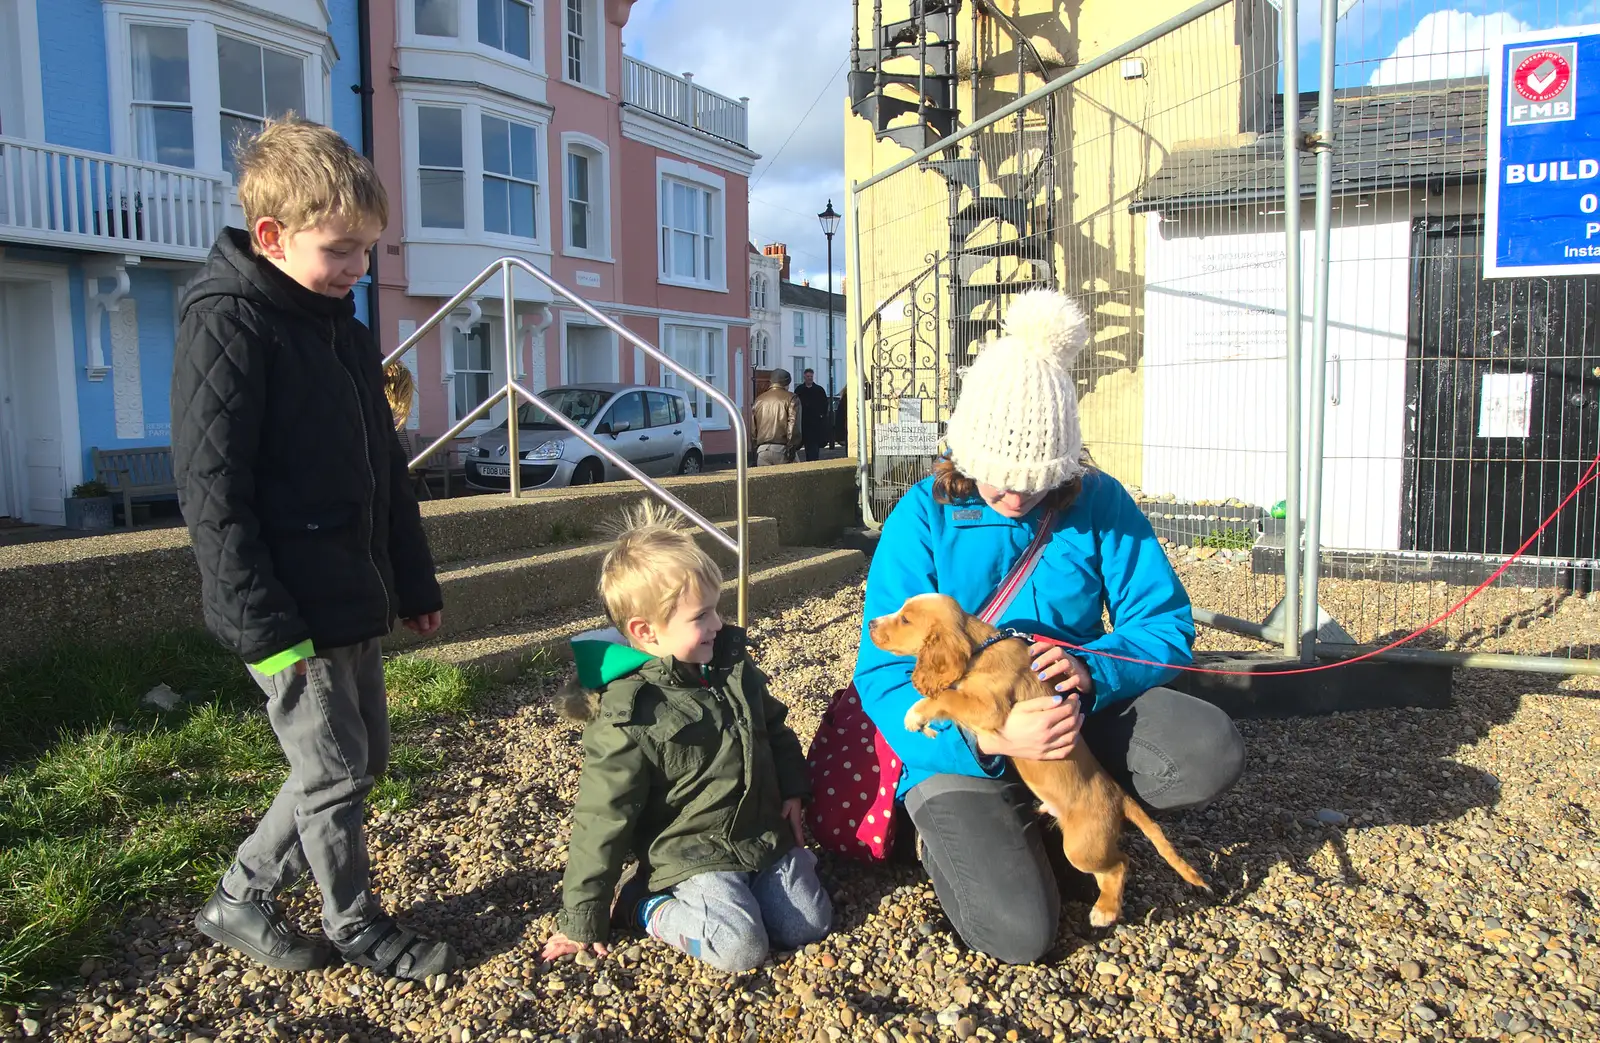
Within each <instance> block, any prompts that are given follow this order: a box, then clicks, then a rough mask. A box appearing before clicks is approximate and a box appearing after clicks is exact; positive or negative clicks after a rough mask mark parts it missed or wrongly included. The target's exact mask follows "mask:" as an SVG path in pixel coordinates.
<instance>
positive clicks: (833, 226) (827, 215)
mask: <svg viewBox="0 0 1600 1043" xmlns="http://www.w3.org/2000/svg"><path fill="white" fill-rule="evenodd" d="M817 220H818V221H820V222H821V223H822V234H823V235H825V236H827V237H828V406H829V410H830V412H831V411H832V407H833V233H835V232H837V231H838V230H839V215H838V214H837V213H836V212H835V211H834V209H833V200H831V199H830V200H828V209H826V210H824V211H823V212H822V213H820V214H818V215H817Z"/></svg>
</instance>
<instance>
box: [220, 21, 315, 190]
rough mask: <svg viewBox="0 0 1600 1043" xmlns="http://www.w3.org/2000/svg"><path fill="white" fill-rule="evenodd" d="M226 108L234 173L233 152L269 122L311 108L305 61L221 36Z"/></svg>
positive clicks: (225, 159) (226, 141) (226, 160)
mask: <svg viewBox="0 0 1600 1043" xmlns="http://www.w3.org/2000/svg"><path fill="white" fill-rule="evenodd" d="M217 74H218V81H219V82H218V86H219V87H220V89H221V96H222V109H221V112H220V114H219V118H220V124H221V126H220V130H221V138H222V169H224V170H226V171H228V173H230V174H232V173H235V170H234V162H233V152H234V149H235V148H236V147H238V145H239V143H240V142H242V141H247V140H249V139H250V138H251V137H254V136H255V135H256V134H259V133H260V132H261V128H262V126H263V124H264V122H265V121H266V120H268V119H274V118H277V117H281V116H283V115H284V114H286V113H290V112H294V113H302V114H303V113H304V112H305V110H306V70H305V61H304V59H302V58H300V57H299V56H297V55H293V54H290V53H288V52H286V51H279V50H275V49H274V48H271V47H265V46H260V45H257V44H253V43H250V42H248V41H245V40H239V39H236V38H234V37H232V36H224V35H222V34H220V33H219V34H218V35H217Z"/></svg>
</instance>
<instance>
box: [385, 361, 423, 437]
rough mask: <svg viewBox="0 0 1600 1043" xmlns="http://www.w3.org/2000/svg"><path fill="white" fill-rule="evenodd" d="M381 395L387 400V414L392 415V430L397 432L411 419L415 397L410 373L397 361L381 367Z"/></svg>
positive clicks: (415, 387) (415, 386)
mask: <svg viewBox="0 0 1600 1043" xmlns="http://www.w3.org/2000/svg"><path fill="white" fill-rule="evenodd" d="M383 394H384V397H386V398H387V399H388V400H389V412H391V413H393V414H394V429H395V430H396V431H398V430H400V429H401V428H402V427H405V426H406V421H407V420H409V419H411V405H412V403H413V402H415V401H416V397H417V385H416V383H415V382H414V381H413V380H412V379H411V371H410V370H409V369H407V368H406V367H405V363H403V362H401V361H400V360H399V359H396V360H395V361H393V362H391V363H389V364H388V365H387V366H385V367H383Z"/></svg>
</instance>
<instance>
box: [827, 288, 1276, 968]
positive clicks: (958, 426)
mask: <svg viewBox="0 0 1600 1043" xmlns="http://www.w3.org/2000/svg"><path fill="white" fill-rule="evenodd" d="M1086 339H1087V330H1086V326H1085V322H1084V319H1083V315H1082V313H1081V312H1080V311H1079V310H1078V309H1077V307H1076V306H1075V305H1074V304H1073V303H1072V302H1071V301H1070V300H1068V299H1067V298H1065V297H1063V296H1061V295H1059V294H1056V293H1051V292H1048V291H1035V292H1032V293H1028V294H1024V295H1022V296H1020V297H1018V298H1017V299H1016V300H1015V301H1014V302H1013V303H1012V305H1011V308H1010V309H1009V316H1008V319H1007V323H1006V330H1005V336H1003V337H1002V338H1000V339H998V340H996V341H993V342H992V343H989V344H986V345H984V346H983V347H982V348H981V349H980V350H979V352H978V357H977V360H976V361H975V362H974V363H973V365H972V366H971V368H970V369H969V370H968V371H967V373H966V375H965V377H964V379H963V380H962V387H961V396H960V401H959V402H958V403H957V406H956V411H955V413H954V415H953V416H952V417H951V418H950V424H949V428H948V431H947V433H946V441H947V444H948V446H949V450H950V456H949V458H948V459H946V460H945V461H943V462H941V463H940V465H939V466H938V468H937V471H936V473H935V474H934V476H933V477H931V478H928V479H926V480H924V481H923V482H921V483H920V484H918V485H917V486H916V487H915V488H913V489H912V490H911V491H910V492H908V493H907V494H906V495H905V497H904V498H902V499H901V500H900V502H899V503H898V504H897V505H896V506H895V508H894V511H893V512H892V513H891V514H890V515H889V518H888V520H887V521H886V522H885V523H884V526H883V536H882V539H881V541H880V543H879V545H878V549H877V552H876V553H875V554H874V556H873V560H872V571H871V572H870V574H869V575H868V577H867V593H866V610H865V613H864V615H865V618H866V619H867V620H871V619H873V618H875V617H877V616H880V615H885V614H888V613H892V612H894V611H896V610H898V609H899V607H900V606H901V604H902V603H903V602H904V601H905V600H906V599H907V598H908V597H910V596H912V595H913V594H924V593H928V592H932V591H937V592H939V593H942V594H948V595H950V596H952V597H954V598H955V599H956V601H957V602H959V603H960V605H961V607H962V608H963V609H965V610H967V611H968V612H972V613H976V612H978V611H979V610H980V608H981V607H982V606H983V604H984V602H985V601H987V600H988V598H989V597H990V595H991V594H993V593H994V592H995V590H996V589H997V588H998V587H999V586H1000V584H1001V582H1002V581H1003V580H1004V579H1005V577H1006V574H1007V572H1008V571H1009V570H1010V568H1011V566H1012V564H1013V563H1015V562H1016V561H1017V560H1018V559H1019V558H1020V557H1021V556H1022V554H1023V552H1024V550H1025V549H1026V548H1027V546H1028V545H1029V543H1031V542H1032V540H1033V538H1034V535H1035V534H1036V533H1037V531H1038V528H1039V525H1040V522H1041V520H1042V519H1043V517H1044V516H1045V515H1046V514H1047V513H1048V512H1049V511H1050V510H1051V509H1052V508H1053V509H1054V511H1055V514H1054V521H1053V524H1052V527H1051V528H1052V531H1051V535H1050V536H1049V539H1048V542H1047V543H1046V544H1045V546H1044V549H1043V553H1042V555H1041V556H1040V559H1039V562H1038V565H1037V567H1036V568H1035V569H1034V571H1033V573H1032V575H1031V576H1030V577H1029V579H1028V580H1027V581H1026V582H1025V583H1023V584H1022V585H1021V586H1020V587H1019V588H1018V589H1017V591H1016V594H1015V596H1014V597H1013V598H1012V600H1011V602H1010V604H1009V606H1008V607H1007V608H1006V610H1005V611H1004V612H1003V613H1002V614H1001V616H1000V618H999V620H997V624H998V625H1000V626H1002V627H1015V628H1017V629H1018V630H1022V631H1024V632H1027V633H1031V634H1041V635H1046V636H1050V637H1055V638H1058V639H1061V640H1064V641H1068V642H1071V643H1072V644H1075V645H1080V646H1082V647H1084V648H1086V649H1092V650H1095V651H1099V652H1107V653H1111V654H1113V655H1117V656H1123V657H1127V658H1131V659H1140V660H1145V661H1147V662H1152V663H1167V664H1171V665H1172V666H1173V667H1176V666H1182V665H1187V664H1188V663H1190V662H1191V661H1192V658H1191V654H1190V646H1191V644H1192V643H1193V641H1194V621H1193V618H1192V616H1191V614H1190V610H1189V597H1188V595H1187V594H1186V593H1184V590H1183V586H1182V584H1181V583H1179V581H1178V577H1177V575H1176V574H1175V573H1174V572H1173V570H1172V566H1171V564H1169V563H1168V561H1167V556H1166V553H1165V552H1164V551H1163V550H1162V548H1161V545H1160V543H1159V542H1158V541H1157V540H1156V537H1155V533H1154V532H1153V531H1152V530H1151V528H1150V523H1149V522H1148V521H1147V520H1146V519H1145V517H1144V515H1143V514H1141V513H1140V511H1139V508H1138V507H1137V506H1136V505H1135V504H1134V502H1133V498H1132V497H1131V496H1129V495H1128V493H1127V491H1126V490H1125V489H1123V487H1122V486H1121V485H1120V484H1119V483H1118V482H1117V481H1116V479H1114V478H1112V477H1111V476H1109V475H1107V474H1104V473H1101V472H1100V471H1097V470H1094V469H1093V468H1092V467H1088V466H1086V465H1085V464H1084V463H1083V462H1082V460H1083V438H1082V434H1081V432H1080V430H1079V426H1078V409H1077V394H1076V388H1075V385H1074V381H1073V378H1072V360H1073V358H1074V357H1075V356H1076V355H1077V354H1078V352H1079V351H1080V350H1081V349H1082V347H1083V345H1084V343H1085V341H1086ZM1102 609H1104V610H1105V611H1106V613H1107V614H1108V615H1109V617H1110V620H1111V626H1112V630H1111V632H1110V633H1107V632H1106V631H1105V629H1104V627H1103V625H1102V623H1101V613H1102ZM1033 654H1034V656H1035V657H1036V658H1035V659H1034V669H1035V671H1036V672H1038V673H1039V675H1040V676H1041V677H1042V678H1044V679H1045V680H1046V681H1048V682H1049V683H1050V684H1051V685H1052V687H1054V688H1055V689H1056V691H1057V692H1058V693H1059V695H1058V696H1057V697H1056V699H1051V698H1044V699H1038V700H1033V701H1031V702H1027V703H1022V704H1019V705H1018V706H1017V707H1016V708H1015V709H1014V710H1013V711H1012V713H1011V716H1010V718H1009V719H1008V720H1007V722H1006V725H1005V728H1004V729H1003V730H1002V731H1001V732H999V733H996V734H993V735H982V736H976V735H971V734H967V733H965V732H963V731H962V730H961V729H959V728H955V727H950V726H949V722H938V723H936V724H935V725H934V727H935V728H936V729H938V728H940V727H941V726H943V730H940V731H938V732H937V737H936V738H928V737H927V736H924V735H921V734H916V733H912V732H908V731H907V730H906V729H905V725H904V723H903V721H904V719H905V714H906V710H907V709H908V708H909V707H910V706H911V704H912V703H913V702H915V701H916V700H917V698H918V696H917V693H916V691H915V690H914V689H913V688H912V687H911V668H912V665H913V664H912V660H910V659H908V658H906V657H903V656H895V655H891V654H889V653H887V652H884V651H882V650H881V649H879V648H877V647H876V646H874V645H873V644H872V642H871V641H870V640H868V639H867V635H866V631H865V624H863V631H862V637H861V650H860V653H859V657H858V659H857V660H856V672H855V683H856V687H857V689H858V690H859V692H860V694H861V703H862V706H863V707H864V708H865V709H866V712H867V714H868V715H869V716H870V717H871V718H872V720H873V721H874V723H876V724H877V726H878V729H879V730H880V731H881V732H883V735H884V737H885V738H886V739H887V740H888V741H889V745H890V746H891V747H892V748H893V749H894V751H895V753H896V754H897V755H898V756H899V758H900V760H901V761H902V763H903V764H904V769H903V773H902V775H901V778H900V783H899V790H898V795H899V798H900V799H901V800H902V801H903V802H904V803H905V806H906V810H907V811H908V812H909V813H910V816H911V821H912V823H913V825H915V827H916V829H917V833H918V835H919V836H920V837H921V840H922V844H921V855H922V862H923V865H924V866H925V867H926V868H927V870H928V874H929V876H930V877H932V879H933V885H934V890H935V891H936V892H937V893H938V896H939V901H940V903H941V904H942V905H943V906H944V910H945V913H946V914H947V915H948V916H949V917H950V920H951V922H952V923H953V924H954V925H955V928H956V930H957V931H958V932H959V933H960V935H961V937H962V938H963V939H964V940H965V941H966V943H967V944H968V945H970V946H972V947H973V948H975V949H978V950H980V951H982V952H985V953H988V954H989V955H991V956H993V957H995V958H996V959H999V960H1002V961H1005V962H1008V963H1030V962H1033V961H1034V960H1037V959H1038V958H1039V957H1041V956H1043V955H1044V953H1045V951H1046V950H1048V949H1049V948H1050V946H1051V945H1052V944H1054V942H1055V939H1056V933H1057V927H1058V923H1059V920H1060V911H1061V900H1060V892H1059V890H1058V886H1057V882H1056V878H1055V874H1054V872H1053V870H1052V869H1051V864H1050V861H1049V859H1048V858H1047V856H1046V846H1047V844H1056V843H1058V842H1057V841H1056V840H1055V839H1053V838H1048V837H1047V836H1046V835H1045V834H1044V832H1043V827H1042V823H1041V821H1040V819H1039V817H1038V816H1037V815H1035V814H1034V813H1033V810H1032V807H1033V805H1032V797H1031V794H1030V793H1029V792H1028V790H1027V789H1026V788H1025V787H1024V786H1023V785H1022V784H1021V782H1020V781H1018V780H1017V779H1016V777H1015V775H1014V773H1008V772H1007V771H1006V763H1005V760H1004V758H1006V757H1022V758H1029V759H1034V760H1055V759H1061V758H1065V757H1066V756H1067V755H1068V754H1069V753H1070V752H1071V750H1072V748H1073V746H1074V745H1075V744H1076V743H1078V742H1080V741H1082V742H1085V743H1087V744H1088V746H1089V748H1090V749H1091V750H1092V751H1093V752H1094V754H1095V756H1096V757H1097V758H1098V759H1099V761H1100V763H1101V764H1103V765H1104V766H1105V767H1106V770H1107V771H1109V772H1110V773H1111V775H1112V777H1113V778H1115V779H1117V781H1118V782H1120V783H1121V784H1122V786H1123V788H1125V789H1126V790H1128V792H1129V793H1131V794H1133V795H1134V796H1136V797H1137V798H1138V799H1139V800H1140V801H1142V802H1143V803H1144V804H1145V805H1146V806H1147V807H1149V808H1152V809H1155V810H1172V809H1178V808H1192V807H1196V806H1200V805H1203V804H1206V803H1207V802H1209V801H1211V800H1212V799H1214V798H1215V797H1216V796H1217V795H1219V794H1221V793H1223V792H1224V791H1226V790H1227V789H1228V788H1229V787H1231V786H1232V785H1233V784H1234V782H1236V781H1237V780H1238V778H1239V774H1240V772H1241V771H1242V769H1243V766H1244V744H1243V742H1242V740H1241V739H1240V737H1239V733H1238V731H1237V730H1236V729H1235V728H1234V726H1233V722H1232V721H1230V720H1229V719H1228V717H1227V715H1226V714H1224V713H1223V712H1222V711H1220V710H1218V709H1217V708H1216V707H1214V706H1212V705H1211V704H1209V703H1205V702H1202V701H1200V700H1198V699H1195V698H1192V697H1190V696H1187V695H1183V694H1181V693H1179V692H1176V691H1173V690H1172V689H1169V688H1164V687H1161V686H1162V685H1163V684H1164V683H1166V682H1168V681H1170V680H1171V679H1172V678H1174V677H1176V676H1177V673H1178V671H1177V670H1175V669H1172V668H1170V667H1159V666H1143V665H1137V664H1134V663H1129V662H1125V661H1123V660H1119V659H1111V658H1105V657H1103V656H1098V655H1085V656H1083V657H1082V658H1079V657H1078V656H1075V655H1069V654H1067V653H1065V652H1064V651H1063V650H1062V649H1060V648H1057V647H1055V646H1047V645H1043V644H1039V645H1035V646H1034V648H1033ZM1057 699H1059V701H1057Z"/></svg>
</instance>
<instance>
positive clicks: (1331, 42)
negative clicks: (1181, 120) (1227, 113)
mask: <svg viewBox="0 0 1600 1043" xmlns="http://www.w3.org/2000/svg"><path fill="white" fill-rule="evenodd" d="M1338 26H1339V4H1338V0H1322V40H1321V46H1322V70H1321V71H1322V82H1321V85H1320V87H1319V89H1318V92H1317V140H1316V149H1317V228H1316V237H1317V253H1316V260H1315V261H1314V262H1312V263H1313V264H1315V265H1316V268H1315V270H1314V271H1313V272H1312V273H1311V274H1312V278H1313V279H1314V280H1315V282H1314V283H1313V293H1314V294H1315V296H1314V297H1313V299H1312V304H1311V396H1310V399H1311V401H1310V405H1311V437H1310V440H1309V444H1308V445H1307V447H1306V448H1307V455H1308V458H1309V459H1308V461H1307V473H1306V565H1305V581H1304V583H1303V584H1302V588H1303V589H1302V590H1301V591H1300V597H1301V601H1302V603H1301V607H1300V658H1301V659H1302V660H1303V661H1305V662H1310V661H1312V659H1314V658H1315V657H1316V649H1317V575H1318V573H1319V571H1320V570H1321V564H1322V457H1323V426H1324V419H1325V414H1326V413H1327V402H1326V386H1327V379H1328V374H1327V368H1328V270H1329V268H1330V267H1331V265H1332V261H1333V258H1332V253H1331V249H1332V236H1333V227H1332V226H1333V80H1334V72H1335V64H1334V63H1335V58H1336V57H1337V50H1338V48H1337V42H1336V40H1335V33H1337V31H1338ZM1284 618H1285V620H1288V619H1292V618H1293V608H1292V607H1291V608H1288V609H1286V611H1285V613H1284ZM1285 629H1287V628H1285Z"/></svg>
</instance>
